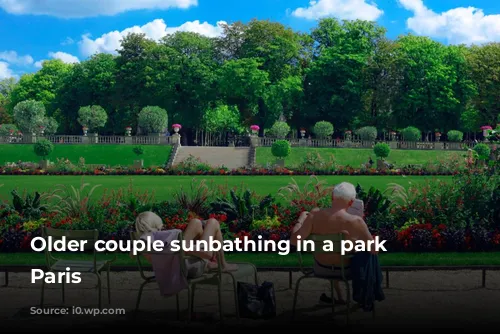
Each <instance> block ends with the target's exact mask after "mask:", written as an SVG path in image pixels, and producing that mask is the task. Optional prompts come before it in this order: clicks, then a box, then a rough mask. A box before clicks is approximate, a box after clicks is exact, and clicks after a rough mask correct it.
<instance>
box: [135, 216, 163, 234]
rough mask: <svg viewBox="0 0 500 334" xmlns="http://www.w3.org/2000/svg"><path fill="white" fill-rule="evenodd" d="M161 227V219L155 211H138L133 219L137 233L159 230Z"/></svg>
mask: <svg viewBox="0 0 500 334" xmlns="http://www.w3.org/2000/svg"><path fill="white" fill-rule="evenodd" d="M162 228H163V221H162V219H161V218H160V216H158V215H157V214H156V213H154V212H151V211H146V212H142V213H140V214H139V215H138V216H137V218H136V219H135V230H136V232H137V233H139V234H141V235H142V234H144V233H151V232H156V231H160V230H161V229H162Z"/></svg>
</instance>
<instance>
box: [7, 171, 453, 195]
mask: <svg viewBox="0 0 500 334" xmlns="http://www.w3.org/2000/svg"><path fill="white" fill-rule="evenodd" d="M82 178H83V180H84V182H86V183H89V184H90V185H91V186H94V185H101V186H100V187H99V188H97V189H96V190H95V192H94V195H93V196H96V197H94V198H99V196H100V195H101V194H102V193H103V191H104V190H105V189H108V190H111V189H119V188H127V187H128V186H129V184H130V183H131V182H132V184H133V187H134V189H135V190H138V191H141V192H143V191H146V190H147V191H154V192H155V199H156V200H169V199H171V198H172V196H173V194H174V192H175V191H177V190H179V189H180V187H181V186H182V187H184V189H186V190H188V189H189V187H190V185H191V183H192V180H193V179H196V180H198V181H200V180H203V179H205V180H206V181H207V182H208V183H209V184H210V183H211V187H216V186H217V185H220V186H228V187H231V188H233V187H241V186H242V185H244V186H245V187H246V188H249V189H251V190H253V191H255V192H256V193H257V194H260V195H268V194H271V195H276V194H277V192H278V189H279V188H280V187H283V186H286V185H287V184H289V183H290V182H291V181H292V177H290V176H150V175H147V176H146V175H140V176H83V177H82V176H69V175H65V176H43V175H36V176H35V175H16V176H12V175H9V176H1V177H0V185H1V184H3V186H2V187H0V199H8V200H10V199H11V196H10V192H11V191H12V190H14V189H17V190H18V191H19V192H21V193H22V192H23V191H25V190H26V191H29V192H33V191H38V192H47V191H51V190H53V189H54V186H55V185H56V184H65V185H67V186H70V185H73V186H75V187H77V188H78V187H79V185H80V183H81V182H82ZM293 179H295V180H296V181H297V183H298V184H299V185H301V186H303V185H304V184H305V183H307V182H308V181H309V180H310V176H294V177H293ZM318 179H319V180H325V181H326V182H327V184H328V185H335V184H338V183H340V182H342V181H347V182H351V183H353V184H354V185H356V184H357V183H359V184H361V186H362V187H364V188H369V187H370V186H374V187H375V188H378V189H381V190H385V189H386V188H387V185H388V184H389V183H398V184H400V185H402V186H404V187H408V186H409V185H410V184H417V183H421V184H422V183H425V182H428V181H432V180H435V179H440V180H446V181H451V176H439V177H431V176H408V177H403V176H337V175H335V176H319V177H318ZM88 190H89V189H86V190H85V191H88Z"/></svg>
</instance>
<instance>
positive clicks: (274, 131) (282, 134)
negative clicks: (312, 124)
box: [269, 121, 290, 139]
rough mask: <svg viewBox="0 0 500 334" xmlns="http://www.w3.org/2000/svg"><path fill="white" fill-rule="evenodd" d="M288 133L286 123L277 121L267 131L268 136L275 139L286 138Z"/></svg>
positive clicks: (288, 128)
mask: <svg viewBox="0 0 500 334" xmlns="http://www.w3.org/2000/svg"><path fill="white" fill-rule="evenodd" d="M289 133H290V126H289V125H288V124H287V123H286V122H282V121H277V122H276V123H274V124H273V126H272V127H271V129H270V130H269V134H270V135H271V136H273V137H276V138H280V139H283V138H286V136H287V135H288V134H289Z"/></svg>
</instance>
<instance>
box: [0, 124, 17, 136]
mask: <svg viewBox="0 0 500 334" xmlns="http://www.w3.org/2000/svg"><path fill="white" fill-rule="evenodd" d="M11 130H12V134H13V135H16V134H17V131H18V129H17V126H16V125H15V124H0V136H10V135H11V132H10V131H11Z"/></svg>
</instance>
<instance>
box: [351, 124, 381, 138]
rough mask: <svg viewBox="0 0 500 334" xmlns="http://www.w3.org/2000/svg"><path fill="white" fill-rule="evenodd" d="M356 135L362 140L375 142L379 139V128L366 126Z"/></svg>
mask: <svg viewBox="0 0 500 334" xmlns="http://www.w3.org/2000/svg"><path fill="white" fill-rule="evenodd" d="M356 135H358V136H359V137H360V138H361V140H366V141H374V140H375V139H377V128H376V127H374V126H364V127H362V128H360V129H358V130H356Z"/></svg>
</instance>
